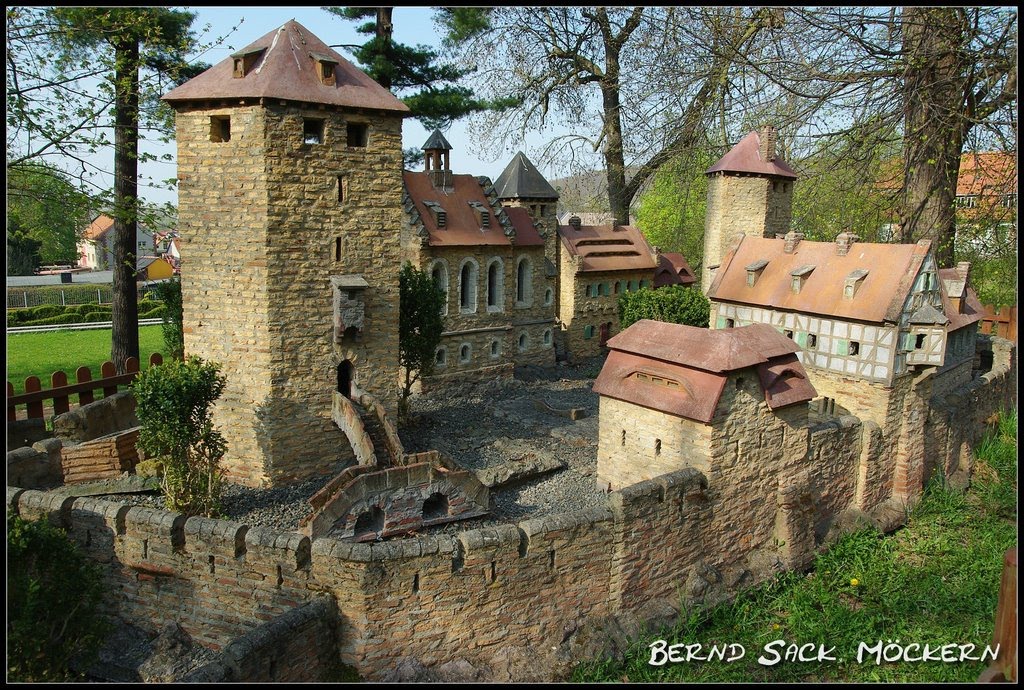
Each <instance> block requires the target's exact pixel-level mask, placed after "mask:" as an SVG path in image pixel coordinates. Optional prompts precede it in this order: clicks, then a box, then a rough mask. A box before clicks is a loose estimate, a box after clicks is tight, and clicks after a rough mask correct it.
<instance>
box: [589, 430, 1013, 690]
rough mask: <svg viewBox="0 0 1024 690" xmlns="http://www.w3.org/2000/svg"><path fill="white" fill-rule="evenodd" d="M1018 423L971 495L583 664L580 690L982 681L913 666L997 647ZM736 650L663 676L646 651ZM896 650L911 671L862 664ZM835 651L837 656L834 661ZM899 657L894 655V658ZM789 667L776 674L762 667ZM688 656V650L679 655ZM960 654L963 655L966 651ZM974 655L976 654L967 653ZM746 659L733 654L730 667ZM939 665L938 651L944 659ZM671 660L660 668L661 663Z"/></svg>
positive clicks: (941, 494) (939, 495)
mask: <svg viewBox="0 0 1024 690" xmlns="http://www.w3.org/2000/svg"><path fill="white" fill-rule="evenodd" d="M1016 426H1017V417H1016V413H1014V414H1011V415H1004V418H1003V419H1002V421H1001V423H1000V429H999V434H998V435H997V436H994V437H992V438H989V439H987V440H986V441H985V442H983V443H982V444H981V445H980V446H979V448H978V449H977V455H978V456H979V460H978V462H977V464H976V465H975V473H974V475H973V480H972V486H971V489H970V490H969V491H968V492H966V493H960V492H956V491H953V490H951V489H949V488H947V487H945V486H943V485H942V484H941V483H939V482H934V483H932V484H931V485H930V486H929V487H928V489H927V491H926V494H925V496H924V498H923V499H922V501H921V502H920V503H919V504H918V506H917V508H916V509H915V510H914V512H913V513H912V515H911V517H910V520H909V522H908V524H907V525H906V527H904V528H902V529H900V530H898V531H897V532H895V533H893V534H891V535H888V536H885V535H882V534H879V533H878V532H877V531H871V530H866V531H861V532H857V533H855V534H849V535H847V536H845V537H844V538H842V539H841V540H839V541H838V542H837V543H836V544H835V545H833V547H832V548H831V549H830V550H829V551H828V553H825V554H822V555H820V556H818V558H817V559H816V561H815V564H814V568H813V570H812V571H811V572H810V573H809V574H801V573H788V574H784V575H782V576H780V577H779V578H778V579H776V580H775V581H773V582H771V583H769V584H767V585H764V586H761V587H759V588H756V589H754V590H751V591H748V592H746V593H744V594H742V595H740V596H739V597H738V598H737V599H736V600H735V601H733V602H732V603H730V604H725V605H721V606H718V607H716V608H714V609H711V610H710V611H694V612H692V613H690V614H689V616H687V617H684V620H682V621H681V622H680V623H679V624H678V625H677V626H676V627H675V628H674V629H671V630H664V631H662V632H661V633H660V634H658V635H655V636H652V637H650V638H648V639H645V640H642V641H641V642H640V643H638V644H637V645H635V647H634V648H633V649H632V650H631V651H630V653H629V654H628V655H627V657H626V659H625V660H624V661H623V662H621V663H619V662H604V663H599V664H585V665H583V666H581V667H579V668H577V669H576V672H575V674H574V680H576V681H580V682H704V683H716V682H717V683H723V682H750V683H763V682H812V681H821V682H888V683H893V682H925V681H930V682H961V683H970V682H975V681H976V680H977V678H978V675H979V674H980V673H981V672H982V671H983V670H984V669H985V667H986V666H987V665H988V661H986V662H984V663H982V662H980V661H957V662H953V663H943V662H942V661H914V659H917V658H919V657H920V656H921V648H917V649H914V648H911V647H909V645H911V644H915V643H916V644H918V645H921V646H922V647H923V646H924V645H925V644H928V645H931V646H932V647H933V649H934V648H935V647H941V646H942V645H947V644H957V645H966V644H974V645H977V647H978V648H977V650H976V651H975V652H974V653H973V654H972V656H975V657H979V656H980V655H981V651H982V650H984V648H985V646H986V645H988V644H990V643H991V639H992V629H993V626H994V622H995V611H996V602H997V599H998V591H999V581H1000V575H1001V573H1002V567H1003V554H1004V553H1005V552H1006V550H1007V549H1009V548H1011V547H1013V546H1016V544H1017V536H1016V535H1017V529H1016V519H1017V497H1016V496H1017V492H1016V490H1017V481H1016V476H1017V432H1016ZM656 640H664V641H665V642H666V644H667V645H675V644H695V643H700V644H702V645H704V647H703V650H702V652H701V654H703V655H706V654H707V648H708V646H710V645H723V644H730V643H735V644H739V645H742V646H743V649H744V651H745V654H744V656H743V657H742V658H741V659H738V660H735V661H732V662H728V661H722V660H720V659H719V658H715V659H714V660H709V661H696V660H691V661H689V662H677V663H673V662H669V663H665V664H664V665H661V666H654V665H651V664H649V663H648V662H649V661H650V660H651V658H652V655H653V654H654V653H655V651H654V650H652V649H651V648H650V646H649V645H651V644H652V643H654V642H655V641H656ZM775 640H785V643H784V644H785V645H788V644H790V643H796V644H798V645H805V644H812V645H824V646H825V654H826V655H827V656H830V657H834V658H835V659H836V660H835V661H817V660H815V661H803V662H801V661H786V660H785V657H784V651H785V646H783V645H779V646H778V647H774V646H773V647H772V648H771V649H770V650H766V648H765V645H768V644H770V643H773V642H774V641H775ZM879 640H881V641H882V644H883V645H888V644H889V641H890V640H892V641H893V642H896V641H897V640H898V641H899V644H900V645H901V646H902V647H903V649H905V650H909V651H908V652H907V653H908V656H909V658H910V659H911V661H905V660H904V661H898V662H892V663H887V662H885V661H884V660H883V661H882V662H881V663H876V657H875V656H874V655H873V654H864V655H862V657H861V658H862V661H861V662H860V663H858V661H857V654H856V652H857V650H858V647H859V645H860V644H861V643H865V644H867V645H869V646H870V647H874V646H875V645H876V643H877V642H878V641H879ZM832 649H834V651H830V650H832ZM892 649H893V653H895V649H896V648H892ZM772 652H777V653H778V656H782V658H783V660H781V661H778V662H777V663H774V664H772V665H767V664H762V663H759V662H758V658H759V657H761V658H763V659H764V660H765V661H766V662H771V661H776V660H777V656H776V654H773V653H772ZM682 653H683V654H685V650H682ZM957 653H958V654H959V650H957ZM968 653H970V652H968ZM734 655H735V656H738V652H737V651H735V649H731V650H730V652H729V656H730V658H731V657H732V656H734ZM940 655H941V652H940ZM663 656H664V655H663V654H662V655H661V656H659V657H658V660H661V658H663Z"/></svg>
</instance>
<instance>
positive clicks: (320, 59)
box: [309, 53, 338, 86]
mask: <svg viewBox="0 0 1024 690" xmlns="http://www.w3.org/2000/svg"><path fill="white" fill-rule="evenodd" d="M309 56H310V57H311V58H313V60H314V61H315V62H316V75H317V76H318V77H320V83H321V84H323V85H324V86H334V84H335V76H334V67H335V65H337V64H338V61H337V60H335V59H334V58H333V57H331V56H330V55H325V54H323V53H310V54H309Z"/></svg>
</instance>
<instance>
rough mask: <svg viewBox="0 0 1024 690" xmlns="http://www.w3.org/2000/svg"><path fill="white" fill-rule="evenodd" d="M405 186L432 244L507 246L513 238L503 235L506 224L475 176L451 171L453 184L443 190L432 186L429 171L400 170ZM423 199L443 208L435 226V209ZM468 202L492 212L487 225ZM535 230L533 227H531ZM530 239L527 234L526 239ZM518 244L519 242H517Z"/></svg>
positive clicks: (435, 245) (438, 245)
mask: <svg viewBox="0 0 1024 690" xmlns="http://www.w3.org/2000/svg"><path fill="white" fill-rule="evenodd" d="M402 177H403V179H404V181H405V189H406V192H408V194H409V198H410V199H412V201H413V203H414V204H415V206H416V210H417V211H418V212H419V214H420V218H421V219H422V222H423V227H424V229H426V231H427V233H428V235H429V240H428V243H429V244H430V246H431V247H472V246H478V245H479V246H501V245H505V246H509V245H511V244H512V241H511V240H510V239H509V238H508V237H507V236H506V235H505V227H504V226H502V224H501V219H500V218H498V217H497V216H496V215H495V213H494V209H493V208H491V204H490V201H488V199H487V196H486V195H485V194H484V190H483V188H482V187H481V186H480V182H479V181H478V180H477V178H476V177H473V176H472V175H452V178H451V179H452V188H451V191H449V192H444V191H441V190H439V189H437V188H436V187H434V185H433V183H432V182H431V179H430V175H429V173H426V172H409V171H405V172H404V173H402ZM424 202H431V203H435V204H438V205H440V206H441V208H442V209H444V212H445V216H446V222H445V226H444V227H438V226H437V222H436V220H435V217H434V213H433V212H432V211H431V210H430V208H429V207H428V206H427V205H426V203H424ZM470 202H475V203H478V204H481V205H482V206H484V207H485V208H486V209H487V211H488V212H489V213H490V214H491V219H490V227H488V228H486V229H485V228H481V226H480V222H479V221H478V220H477V216H476V213H474V211H473V207H472V206H470ZM534 232H536V231H534ZM527 241H529V238H528V240H527ZM517 244H518V243H517Z"/></svg>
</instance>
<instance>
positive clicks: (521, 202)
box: [494, 151, 558, 266]
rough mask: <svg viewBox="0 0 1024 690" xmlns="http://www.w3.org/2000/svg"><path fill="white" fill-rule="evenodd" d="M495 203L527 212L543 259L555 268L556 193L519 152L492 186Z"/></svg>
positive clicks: (556, 258)
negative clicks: (536, 234) (542, 247)
mask: <svg viewBox="0 0 1024 690" xmlns="http://www.w3.org/2000/svg"><path fill="white" fill-rule="evenodd" d="M494 189H495V191H496V192H497V193H498V199H499V200H500V201H501V203H502V205H504V206H506V207H512V208H515V207H521V208H525V209H527V211H529V213H530V218H531V219H533V222H534V224H535V225H536V226H537V229H538V231H539V232H540V236H541V237H543V238H544V256H545V258H547V260H548V261H550V262H551V264H552V265H553V266H557V265H558V253H557V252H558V246H557V245H558V232H557V228H558V192H556V191H555V188H554V187H552V186H551V184H550V183H549V182H548V181H547V180H546V179H544V176H543V175H541V174H540V171H539V170H537V168H536V166H534V164H533V163H531V162H530V159H529V158H527V157H526V154H524V153H523V152H522V151H520V152H519V153H517V154H516V155H515V156H514V157H513V158H512V160H511V161H509V164H508V165H507V166H505V169H504V170H502V171H501V174H500V175H499V176H498V179H497V180H496V181H495V182H494Z"/></svg>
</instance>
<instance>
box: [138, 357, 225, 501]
mask: <svg viewBox="0 0 1024 690" xmlns="http://www.w3.org/2000/svg"><path fill="white" fill-rule="evenodd" d="M224 383H225V378H224V376H222V375H221V374H220V367H219V366H218V365H217V364H215V363H213V362H204V361H203V360H201V359H200V358H198V357H189V358H188V359H187V360H186V361H181V360H170V361H168V362H165V363H164V364H160V365H158V366H153V367H150V368H149V369H147V370H146V371H144V372H142V373H141V374H139V375H138V376H137V377H136V378H135V381H134V382H132V384H131V391H132V394H133V395H134V396H135V401H136V410H135V413H136V415H137V416H138V418H139V423H140V424H141V426H142V429H141V430H140V431H139V440H138V446H139V448H141V449H142V450H143V451H144V452H145V453H146V456H147V457H149V458H153V459H158V460H160V461H161V462H162V463H163V465H164V476H163V479H162V480H161V488H162V489H163V492H164V497H165V499H166V501H167V507H168V508H169V509H171V510H176V511H179V512H181V513H184V514H185V515H205V516H207V517H213V516H215V515H216V514H217V512H218V511H219V509H220V493H221V478H222V472H221V469H220V467H219V463H220V459H221V458H222V457H223V456H224V451H225V449H226V444H225V442H224V437H223V436H221V434H220V432H218V431H216V430H215V429H214V428H213V422H212V420H211V418H210V406H211V405H213V403H214V401H215V400H216V399H217V398H219V397H220V394H221V392H223V390H224Z"/></svg>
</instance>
